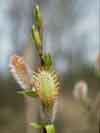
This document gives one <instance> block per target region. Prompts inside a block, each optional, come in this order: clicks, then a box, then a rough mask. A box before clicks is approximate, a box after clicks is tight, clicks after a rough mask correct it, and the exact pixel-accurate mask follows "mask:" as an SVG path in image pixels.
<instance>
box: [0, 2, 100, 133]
mask: <svg viewBox="0 0 100 133" xmlns="http://www.w3.org/2000/svg"><path fill="white" fill-rule="evenodd" d="M35 3H36V1H35V0H0V133H18V132H19V133H33V132H35V133H36V132H37V130H33V129H32V128H31V127H30V126H29V124H28V123H29V122H32V121H36V120H37V121H38V120H39V116H38V115H39V107H38V104H37V102H36V100H33V101H32V99H27V98H24V97H23V96H18V95H16V91H17V90H20V89H21V88H20V87H19V86H18V84H17V83H16V82H15V81H14V79H13V78H12V76H11V74H10V72H9V58H10V56H11V55H12V54H14V53H16V54H18V55H22V56H24V57H25V60H26V62H28V63H29V64H30V67H32V68H34V66H35V65H36V64H37V63H38V62H37V60H38V59H37V54H36V50H35V48H34V46H33V44H32V42H31V41H30V35H31V26H32V24H33V23H34V18H33V16H32V10H33V7H34V5H35ZM40 6H41V10H42V13H43V19H44V26H45V29H44V50H45V51H48V52H50V53H51V54H52V57H53V63H54V66H55V69H56V70H57V71H58V73H59V76H60V80H61V97H60V100H59V109H58V110H59V111H58V113H57V118H56V120H55V125H56V128H57V133H92V132H93V133H98V129H97V127H96V126H95V123H92V122H90V123H88V122H87V121H86V120H85V117H86V114H85V113H83V111H82V109H81V107H80V105H79V104H78V103H76V102H75V100H74V99H73V96H72V90H73V87H74V85H75V83H76V82H77V81H79V80H85V81H86V82H87V83H88V87H89V96H90V97H91V98H92V99H94V98H95V96H96V95H97V94H98V93H99V90H100V78H99V77H98V76H97V75H96V74H95V69H96V61H95V60H96V55H97V53H98V52H99V50H100V42H99V9H100V7H99V0H84V1H83V0H40Z"/></svg>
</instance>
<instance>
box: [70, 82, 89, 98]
mask: <svg viewBox="0 0 100 133" xmlns="http://www.w3.org/2000/svg"><path fill="white" fill-rule="evenodd" d="M87 93H88V86H87V84H86V82H85V81H83V80H81V81H79V82H78V83H76V84H75V87H74V91H73V95H74V97H75V98H76V99H80V98H86V97H87Z"/></svg>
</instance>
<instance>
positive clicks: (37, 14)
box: [33, 5, 43, 28]
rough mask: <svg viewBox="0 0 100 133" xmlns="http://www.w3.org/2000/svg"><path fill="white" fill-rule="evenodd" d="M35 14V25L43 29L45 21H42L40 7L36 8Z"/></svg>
mask: <svg viewBox="0 0 100 133" xmlns="http://www.w3.org/2000/svg"><path fill="white" fill-rule="evenodd" d="M33 14H34V17H35V24H36V26H37V27H38V28H42V27H43V20H42V15H41V11H40V7H39V5H36V6H35V9H34V11H33Z"/></svg>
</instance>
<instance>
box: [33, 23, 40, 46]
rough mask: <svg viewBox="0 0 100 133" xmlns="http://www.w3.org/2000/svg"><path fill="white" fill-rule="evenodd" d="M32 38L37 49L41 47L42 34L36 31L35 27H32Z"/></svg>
mask: <svg viewBox="0 0 100 133" xmlns="http://www.w3.org/2000/svg"><path fill="white" fill-rule="evenodd" d="M32 38H33V41H34V43H35V45H36V47H38V48H39V47H41V39H40V34H39V32H38V30H37V29H36V27H35V25H33V26H32Z"/></svg>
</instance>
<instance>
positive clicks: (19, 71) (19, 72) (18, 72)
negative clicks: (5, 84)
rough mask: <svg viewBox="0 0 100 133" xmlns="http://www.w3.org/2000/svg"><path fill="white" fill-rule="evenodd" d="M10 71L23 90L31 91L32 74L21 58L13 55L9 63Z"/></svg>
mask: <svg viewBox="0 0 100 133" xmlns="http://www.w3.org/2000/svg"><path fill="white" fill-rule="evenodd" d="M9 67H10V71H11V73H12V75H13V77H14V79H15V80H16V81H17V82H18V84H19V85H20V87H21V88H22V89H30V87H31V85H30V81H31V79H32V78H31V77H32V76H31V73H30V71H31V70H30V69H29V67H28V65H27V64H26V63H25V62H24V59H23V58H22V57H20V56H17V55H13V56H12V57H11V59H10V63H9Z"/></svg>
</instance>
